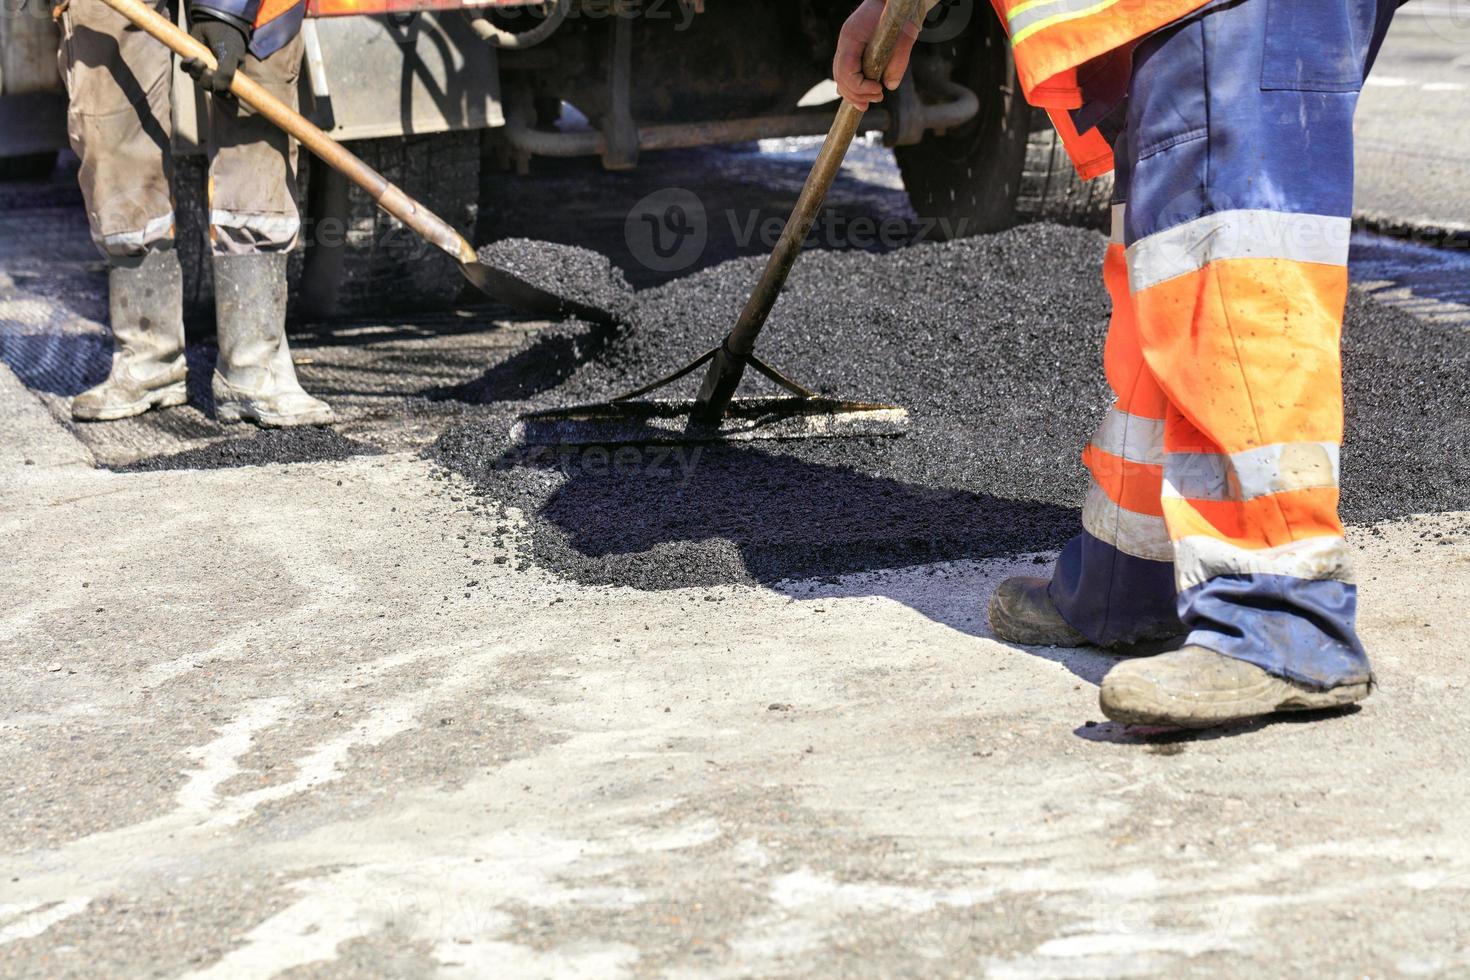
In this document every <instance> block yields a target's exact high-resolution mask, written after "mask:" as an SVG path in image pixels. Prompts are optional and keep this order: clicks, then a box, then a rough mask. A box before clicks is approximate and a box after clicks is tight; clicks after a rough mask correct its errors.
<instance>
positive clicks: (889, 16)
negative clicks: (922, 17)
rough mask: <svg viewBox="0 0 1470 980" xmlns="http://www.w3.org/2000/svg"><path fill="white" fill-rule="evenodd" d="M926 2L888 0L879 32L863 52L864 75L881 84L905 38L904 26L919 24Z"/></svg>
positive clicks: (884, 6)
mask: <svg viewBox="0 0 1470 980" xmlns="http://www.w3.org/2000/svg"><path fill="white" fill-rule="evenodd" d="M923 2H924V0H888V2H887V3H885V4H884V5H883V17H882V19H881V20H879V21H878V30H877V31H876V32H875V33H874V34H873V40H872V41H870V42H868V48H867V50H866V51H864V52H863V74H864V75H866V76H867V77H868V78H869V79H870V80H872V81H875V82H881V81H882V80H883V73H884V72H885V71H887V70H888V62H890V61H892V60H893V49H894V48H896V47H898V39H899V38H901V37H902V36H903V25H905V24H907V23H909V22H910V21H915V22H917V20H918V17H919V12H920V11H921V10H922V9H923Z"/></svg>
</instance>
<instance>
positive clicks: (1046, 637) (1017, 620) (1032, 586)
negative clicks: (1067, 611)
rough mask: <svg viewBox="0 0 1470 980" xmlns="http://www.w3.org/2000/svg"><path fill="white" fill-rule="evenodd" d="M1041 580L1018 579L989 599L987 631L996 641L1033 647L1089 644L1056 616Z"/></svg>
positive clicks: (1047, 584) (1008, 581) (1046, 582)
mask: <svg viewBox="0 0 1470 980" xmlns="http://www.w3.org/2000/svg"><path fill="white" fill-rule="evenodd" d="M1050 586H1051V582H1050V581H1049V580H1047V579H1044V578H1034V577H1031V576H1027V575H1018V576H1016V577H1015V578H1008V579H1006V580H1005V581H1004V582H1002V583H1000V585H999V586H997V587H996V590H995V594H994V595H992V596H991V597H990V631H991V632H992V633H994V634H995V638H996V639H997V640H1004V641H1005V642H1006V643H1020V644H1023V645H1025V646H1036V647H1081V646H1086V645H1087V644H1088V642H1089V640H1088V639H1087V637H1085V636H1083V635H1082V634H1081V633H1080V632H1079V631H1078V630H1076V629H1075V628H1074V627H1073V626H1072V624H1071V623H1068V622H1067V621H1066V620H1065V619H1063V618H1062V614H1061V613H1059V612H1057V607H1056V604H1055V603H1053V602H1052V601H1051V596H1050V595H1049V594H1048V592H1047V590H1048V588H1049V587H1050Z"/></svg>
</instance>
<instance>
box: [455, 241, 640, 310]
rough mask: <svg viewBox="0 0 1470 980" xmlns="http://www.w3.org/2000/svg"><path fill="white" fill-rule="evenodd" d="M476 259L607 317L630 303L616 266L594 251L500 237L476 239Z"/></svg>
mask: <svg viewBox="0 0 1470 980" xmlns="http://www.w3.org/2000/svg"><path fill="white" fill-rule="evenodd" d="M476 254H477V255H478V257H479V259H480V262H481V263H482V264H483V265H487V266H490V267H491V268H495V269H501V270H503V271H505V272H508V273H510V274H511V275H512V276H514V277H515V278H517V279H519V280H520V281H521V282H524V283H526V284H528V285H530V286H532V287H534V288H536V289H539V290H541V291H542V292H544V293H547V294H549V295H551V296H555V297H558V298H560V299H561V300H563V301H564V302H567V303H570V304H574V305H577V306H584V307H589V308H591V309H594V310H603V311H606V312H607V313H608V314H610V315H611V317H612V319H621V318H623V317H625V316H626V315H627V313H628V311H629V310H630V309H631V307H632V305H633V287H632V286H630V285H628V280H627V279H626V278H625V277H624V276H623V272H622V270H621V269H619V268H617V267H616V266H615V265H613V264H612V261H611V260H610V259H609V258H608V257H607V256H605V255H603V254H601V253H600V252H594V251H592V250H590V249H585V248H579V247H577V246H575V245H562V244H559V243H557V242H543V241H536V240H533V239H529V238H504V239H501V240H500V241H498V242H493V243H491V244H489V245H482V246H481V247H480V248H479V249H478V250H477V252H476Z"/></svg>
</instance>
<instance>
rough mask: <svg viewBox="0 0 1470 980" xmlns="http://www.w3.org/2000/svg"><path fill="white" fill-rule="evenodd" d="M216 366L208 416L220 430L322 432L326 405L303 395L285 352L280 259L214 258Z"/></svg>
mask: <svg viewBox="0 0 1470 980" xmlns="http://www.w3.org/2000/svg"><path fill="white" fill-rule="evenodd" d="M214 309H215V319H216V321H217V323H218V330H219V359H218V361H217V362H216V363H215V367H214V382H213V389H214V411H215V415H216V417H218V419H219V420H220V421H221V422H239V421H240V420H241V419H249V420H251V421H253V422H258V423H259V424H261V425H267V426H291V425H328V424H330V423H331V422H332V421H334V419H335V416H333V414H332V409H331V408H330V407H329V406H328V405H327V403H326V402H324V401H320V400H318V399H316V398H313V397H311V396H310V395H308V394H307V393H306V392H304V391H302V390H301V383H300V382H298V381H297V380H296V366H295V365H294V364H292V363H291V349H290V348H289V347H288V346H287V344H286V254H285V253H284V252H266V253H259V254H255V255H216V256H215V257H214Z"/></svg>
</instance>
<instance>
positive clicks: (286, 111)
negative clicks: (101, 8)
mask: <svg viewBox="0 0 1470 980" xmlns="http://www.w3.org/2000/svg"><path fill="white" fill-rule="evenodd" d="M102 2H103V3H105V4H107V5H108V6H109V7H111V8H112V9H113V10H116V11H117V12H118V13H119V14H121V15H122V16H123V17H125V18H127V19H128V20H129V21H131V22H132V23H133V24H135V25H137V26H138V28H140V29H141V30H144V31H147V32H148V33H149V34H150V35H152V36H153V37H155V38H157V39H158V40H159V41H161V42H162V43H163V44H165V45H166V46H168V47H169V48H170V49H172V50H173V51H174V52H175V53H177V54H178V55H180V56H181V57H184V58H198V59H199V60H200V61H202V62H204V63H205V64H206V65H208V66H209V67H210V68H211V69H213V68H215V67H216V65H217V63H216V61H215V58H214V54H213V52H211V51H210V50H209V49H208V48H207V47H205V46H204V45H203V44H201V43H199V41H197V40H195V39H194V38H193V37H190V36H189V35H188V34H187V33H186V32H185V31H183V30H181V29H180V28H179V26H178V25H177V24H175V23H174V22H173V21H171V20H169V19H168V18H167V17H164V16H163V15H162V14H160V13H158V12H157V11H156V10H154V9H153V8H152V7H149V6H147V5H146V4H144V3H141V2H140V0H102ZM230 92H231V93H232V94H233V95H234V96H235V98H237V99H239V100H240V101H241V102H243V103H245V104H246V105H248V106H250V107H251V108H252V109H254V110H255V111H256V112H259V113H260V114H261V115H262V116H264V117H265V118H266V119H268V120H270V121H271V122H272V123H274V124H275V125H276V126H279V127H280V128H281V129H283V130H285V131H286V132H288V133H290V134H291V135H292V136H294V137H296V139H298V140H300V141H301V145H302V146H305V147H306V148H307V149H308V150H310V151H311V152H312V153H314V154H316V155H317V156H318V157H319V158H321V160H322V161H323V162H324V163H326V164H327V165H328V166H329V167H331V168H332V169H334V170H338V171H340V172H341V173H342V174H343V175H344V176H346V177H347V179H348V180H351V181H352V182H353V183H354V184H356V185H357V186H359V187H361V188H362V189H363V190H365V191H367V193H368V195H369V196H371V197H372V199H373V200H374V201H376V202H377V204H378V207H380V208H382V209H383V210H384V211H387V212H388V213H389V214H391V215H392V216H393V217H395V218H397V219H398V220H399V221H401V222H403V223H404V224H405V225H407V226H408V227H410V228H412V229H413V230H414V231H416V232H418V233H419V234H420V235H422V236H423V237H424V238H425V239H427V240H428V241H429V242H430V243H431V244H433V245H435V246H437V247H438V248H441V249H443V250H444V251H445V252H447V253H449V254H450V255H451V256H453V257H454V258H455V259H457V260H458V261H459V262H461V263H472V262H475V261H476V256H475V250H474V247H473V246H471V245H470V243H469V242H467V241H465V238H464V236H463V235H461V234H460V233H459V232H457V231H455V230H454V227H453V226H452V225H450V224H449V223H448V222H447V221H445V220H444V219H443V218H441V217H439V216H438V215H437V214H435V213H434V212H432V211H430V210H429V209H428V208H425V207H424V206H423V205H422V204H420V203H419V202H418V201H415V200H414V199H413V198H411V197H409V196H408V195H407V194H405V193H403V191H401V190H399V188H398V187H397V186H396V185H394V184H393V183H391V182H390V181H389V180H388V179H387V178H386V177H384V176H383V175H382V174H380V173H378V172H377V171H376V170H374V169H373V168H372V167H369V166H368V165H367V164H365V163H363V162H362V161H361V160H359V159H358V158H357V157H356V156H354V155H353V154H352V153H351V152H349V151H348V150H347V149H346V147H344V146H342V144H341V143H338V142H337V141H336V140H334V139H332V138H331V137H330V136H328V135H327V134H326V133H324V132H322V131H321V130H320V129H318V128H317V127H316V126H314V125H312V123H311V122H310V121H309V120H308V119H307V118H306V117H305V116H303V115H301V114H300V113H299V112H296V111H295V110H294V109H292V108H291V107H290V106H288V105H286V104H285V103H284V102H282V101H281V100H280V99H278V98H276V97H275V96H274V95H271V94H270V93H269V92H267V91H266V90H265V89H263V88H261V86H260V84H259V83H257V82H255V81H254V80H252V79H251V78H249V77H247V76H246V75H245V73H244V72H236V73H235V80H234V81H233V82H231V83H230Z"/></svg>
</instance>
